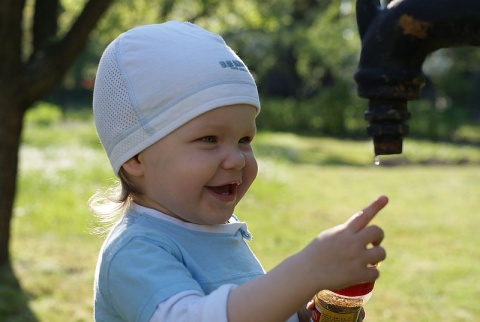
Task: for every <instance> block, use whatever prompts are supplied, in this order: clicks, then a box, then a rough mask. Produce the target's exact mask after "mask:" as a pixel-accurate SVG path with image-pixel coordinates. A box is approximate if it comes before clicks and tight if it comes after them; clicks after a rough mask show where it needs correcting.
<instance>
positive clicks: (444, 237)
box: [11, 121, 480, 322]
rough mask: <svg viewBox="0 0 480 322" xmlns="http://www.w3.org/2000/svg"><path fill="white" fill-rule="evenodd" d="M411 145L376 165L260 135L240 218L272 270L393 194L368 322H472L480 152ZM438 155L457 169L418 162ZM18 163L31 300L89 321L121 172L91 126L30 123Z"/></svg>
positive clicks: (316, 145) (362, 153)
mask: <svg viewBox="0 0 480 322" xmlns="http://www.w3.org/2000/svg"><path fill="white" fill-rule="evenodd" d="M404 150H405V153H404V155H403V156H402V157H403V158H406V159H408V160H410V161H412V162H413V164H410V165H404V166H379V167H378V166H373V165H372V161H373V156H372V155H371V146H370V143H369V142H366V141H357V142H356V141H340V140H334V139H325V138H302V137H298V136H295V135H291V134H270V133H260V134H259V135H258V138H257V140H256V152H257V155H258V159H259V166H260V174H259V177H258V179H257V181H256V183H255V184H254V186H253V187H252V189H251V193H250V194H249V195H247V196H246V197H245V199H244V201H243V203H242V204H241V205H240V206H239V207H238V209H237V211H236V213H237V215H238V216H239V217H240V218H241V219H243V220H246V221H247V222H248V225H249V228H250V230H251V231H252V233H253V234H254V238H253V241H252V242H251V244H250V245H251V247H252V249H253V250H254V251H255V252H256V254H257V256H258V257H259V258H260V260H261V261H262V263H263V264H264V266H265V268H266V269H267V270H268V269H270V268H272V267H273V266H274V265H275V264H276V263H278V262H279V261H281V260H282V259H283V258H284V257H285V256H287V255H289V254H291V253H293V252H295V251H297V250H299V249H301V248H302V247H303V246H304V245H305V244H306V243H308V242H309V241H310V240H311V238H313V237H314V236H315V235H316V234H317V233H318V232H320V231H321V230H323V229H326V228H328V227H331V226H333V225H336V224H339V223H341V222H343V221H344V220H345V219H346V218H347V217H348V216H349V215H350V214H352V213H354V212H355V211H357V210H358V209H359V208H360V207H363V206H364V205H366V204H368V203H369V202H370V201H371V200H373V199H374V198H376V197H377V196H378V195H380V194H386V195H388V196H389V197H390V200H391V202H390V205H389V206H388V207H387V208H386V209H385V210H384V211H383V212H382V213H381V214H380V215H379V217H378V218H377V219H376V223H377V224H380V225H382V227H383V228H384V230H385V232H386V239H385V241H384V245H385V247H386V248H387V252H388V258H387V260H386V261H385V262H384V263H383V264H382V266H381V273H382V275H381V278H380V280H379V281H378V283H377V285H376V288H375V291H374V296H373V297H372V300H371V301H370V302H369V303H368V304H367V305H366V312H367V319H366V321H432V322H434V321H435V322H436V321H474V320H476V319H478V318H480V306H479V305H478V298H480V247H479V245H480V233H478V227H479V224H480V211H479V209H480V168H479V166H480V149H479V148H478V147H465V146H463V147H455V146H449V145H445V144H431V143H426V142H417V141H413V140H409V139H407V140H406V142H405V147H404ZM432 160H436V161H438V160H441V162H435V163H443V164H448V163H450V164H454V165H441V166H439V165H436V166H427V165H421V164H420V163H422V162H424V163H432ZM384 161H385V163H388V162H389V160H386V159H385V160H384ZM397 161H398V159H394V160H393V161H392V160H391V159H390V162H393V163H398V162H397ZM466 161H468V162H469V163H470V164H469V165H460V166H457V165H455V164H456V163H465V162H466ZM20 169H21V171H20V181H19V190H18V198H17V201H16V206H15V218H14V226H13V228H14V235H13V259H14V266H15V270H16V273H17V275H18V276H19V278H20V281H21V283H22V286H23V287H24V289H25V290H26V292H27V293H28V296H29V297H30V306H31V308H32V310H33V311H34V313H35V314H36V315H37V317H38V318H39V320H40V321H48V322H55V321H91V320H92V317H91V316H92V287H93V286H92V283H93V274H94V268H95V261H96V256H97V253H98V250H99V247H100V244H101V239H100V238H99V237H97V236H93V235H92V234H90V229H91V228H92V227H93V224H94V223H93V221H92V218H91V216H90V214H89V212H88V209H87V206H86V202H87V200H88V198H89V197H90V196H91V195H92V194H93V193H94V192H95V191H96V189H98V188H102V187H103V188H105V187H107V186H108V185H109V184H110V183H111V181H112V179H113V177H112V176H111V174H110V168H109V164H108V161H107V159H106V157H105V156H104V154H103V151H102V150H100V148H99V145H98V143H97V140H96V137H95V134H94V132H93V125H92V123H91V121H90V122H88V121H87V122H70V123H59V124H57V123H56V124H53V125H51V126H49V127H33V126H30V127H29V126H27V128H26V132H25V144H24V146H23V147H22V151H21V167H20ZM272 305H274V303H273V304H272ZM11 321H20V320H18V319H17V320H14V319H12V320H11Z"/></svg>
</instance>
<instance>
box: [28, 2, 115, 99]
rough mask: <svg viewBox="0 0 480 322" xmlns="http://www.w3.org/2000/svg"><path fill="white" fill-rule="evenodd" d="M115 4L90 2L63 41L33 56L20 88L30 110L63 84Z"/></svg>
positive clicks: (50, 44)
mask: <svg viewBox="0 0 480 322" xmlns="http://www.w3.org/2000/svg"><path fill="white" fill-rule="evenodd" d="M37 1H38V0H37ZM112 2H113V1H112V0H89V1H88V2H87V3H86V4H85V7H84V8H83V10H82V12H81V13H80V15H79V16H78V17H77V19H76V21H75V22H74V23H73V25H72V27H71V28H70V30H69V31H68V32H67V33H66V34H65V36H64V37H63V38H62V39H59V41H57V42H53V43H52V42H50V43H49V44H48V45H47V46H46V47H43V49H39V50H38V51H34V52H33V53H32V56H31V58H30V60H29V62H28V63H27V64H26V65H25V69H24V73H23V84H22V86H20V88H19V91H21V93H22V95H23V97H25V100H28V101H25V102H24V104H25V105H26V106H29V103H31V102H34V101H36V100H37V99H39V98H41V97H43V96H44V95H45V94H47V93H48V92H49V91H50V90H51V89H52V88H53V87H54V86H55V85H56V84H57V83H58V82H59V81H60V79H61V78H62V77H63V75H64V74H65V73H66V72H67V70H68V68H69V67H70V66H71V65H72V64H73V63H74V61H75V59H76V58H77V57H78V55H79V54H80V53H81V51H82V50H83V49H84V48H85V45H86V43H87V40H88V36H89V34H90V32H91V31H92V30H93V29H94V28H95V26H96V25H97V23H98V20H99V19H100V18H101V16H102V15H103V14H104V13H105V12H106V10H107V9H108V7H109V6H110V4H111V3H112Z"/></svg>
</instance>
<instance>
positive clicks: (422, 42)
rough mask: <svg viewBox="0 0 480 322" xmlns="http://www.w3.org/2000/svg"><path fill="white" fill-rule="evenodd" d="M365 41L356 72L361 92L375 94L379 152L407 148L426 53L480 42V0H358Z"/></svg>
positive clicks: (373, 129) (372, 104) (372, 112)
mask: <svg viewBox="0 0 480 322" xmlns="http://www.w3.org/2000/svg"><path fill="white" fill-rule="evenodd" d="M356 10H357V24H358V30H359V34H360V38H361V41H362V51H361V54H360V61H359V65H358V70H357V72H356V73H355V76H354V78H355V81H356V82H357V89H358V95H359V96H361V97H364V98H368V99H369V107H368V111H367V112H366V113H365V119H366V120H367V121H368V123H369V125H368V126H367V132H368V133H369V135H370V136H372V137H373V141H374V146H375V154H376V155H381V154H398V153H402V145H403V137H404V136H405V135H407V134H408V125H407V124H406V121H407V120H408V119H409V118H410V113H409V112H408V109H407V101H409V100H413V99H418V98H419V97H420V92H421V88H422V86H423V84H424V76H423V73H422V65H423V62H424V61H425V58H426V57H427V56H428V55H429V54H430V53H432V52H434V51H436V50H438V49H440V48H448V47H464V46H480V1H478V0H394V1H391V2H390V3H389V4H388V6H386V7H385V8H382V7H381V5H380V1H379V0H357V8H356Z"/></svg>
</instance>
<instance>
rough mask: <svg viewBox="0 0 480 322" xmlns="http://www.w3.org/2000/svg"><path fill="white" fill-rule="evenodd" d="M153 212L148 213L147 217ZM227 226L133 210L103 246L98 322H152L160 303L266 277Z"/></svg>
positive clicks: (243, 231) (236, 227)
mask: <svg viewBox="0 0 480 322" xmlns="http://www.w3.org/2000/svg"><path fill="white" fill-rule="evenodd" d="M147 213H148V214H147ZM250 239H251V235H250V233H249V232H248V230H247V226H246V224H245V223H243V222H238V221H236V218H235V217H234V216H233V217H232V220H231V222H230V223H228V224H223V225H210V226H204V225H196V224H191V223H186V222H183V221H180V220H177V219H175V218H172V217H170V216H167V215H164V214H162V213H160V212H156V211H154V210H152V209H148V208H144V207H141V206H138V205H133V206H132V207H131V209H129V210H128V211H127V213H126V214H125V215H124V216H123V218H122V220H121V221H120V222H119V223H118V224H117V225H116V226H115V227H114V228H113V230H112V231H111V232H110V234H109V236H108V237H107V239H106V240H105V242H104V245H103V247H102V251H101V253H100V255H99V260H98V263H97V272H96V277H95V308H94V310H95V320H96V321H99V322H100V321H101V322H103V321H108V322H110V321H142V322H143V321H148V320H149V319H150V317H151V316H152V315H153V313H154V312H155V309H156V307H157V305H158V304H160V303H162V302H164V301H165V300H167V299H169V298H170V297H172V296H173V295H175V294H178V293H180V292H184V291H199V292H202V293H203V294H205V295H208V294H210V293H211V292H212V291H214V290H216V289H217V288H219V287H220V286H222V285H225V284H235V285H240V284H242V283H244V282H246V281H249V280H251V279H253V278H255V277H258V276H261V275H263V274H264V273H265V272H264V270H263V268H262V266H261V265H260V263H259V262H258V260H257V259H256V257H255V256H254V254H253V253H252V252H251V250H250V248H249V247H248V245H247V244H246V242H245V240H250Z"/></svg>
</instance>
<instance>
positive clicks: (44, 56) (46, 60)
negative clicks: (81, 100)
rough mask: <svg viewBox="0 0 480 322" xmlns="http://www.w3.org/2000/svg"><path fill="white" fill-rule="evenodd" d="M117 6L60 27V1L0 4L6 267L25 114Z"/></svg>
mask: <svg viewBox="0 0 480 322" xmlns="http://www.w3.org/2000/svg"><path fill="white" fill-rule="evenodd" d="M111 2H112V0H89V1H86V2H84V5H83V7H82V6H80V7H79V8H80V9H81V10H79V13H78V15H76V16H75V17H72V18H71V19H70V20H71V24H70V25H67V24H62V26H63V27H64V28H60V23H59V21H60V19H62V18H65V16H64V15H62V10H63V7H62V4H61V3H60V1H59V0H36V1H35V2H34V4H33V6H32V5H31V3H28V4H29V5H27V2H26V1H25V0H1V1H0V43H1V45H2V50H1V51H0V169H1V170H0V267H7V268H8V267H10V266H11V259H10V253H9V248H10V247H9V246H10V245H9V241H10V228H11V219H12V212H13V211H12V210H13V202H14V197H15V191H16V182H17V165H18V152H19V147H20V141H21V133H22V125H23V117H24V114H25V112H26V110H27V109H28V108H29V107H30V106H32V104H33V103H34V102H36V101H37V100H39V99H41V98H43V97H44V96H45V95H46V94H48V93H49V92H50V91H51V90H52V88H53V87H54V86H55V85H56V84H57V83H58V82H59V81H60V80H61V79H62V77H63V76H64V74H65V73H66V72H67V70H68V69H69V67H71V65H72V64H73V62H74V61H75V59H76V58H77V56H78V55H79V54H80V53H81V51H82V50H83V48H84V46H85V44H86V42H87V39H88V36H89V34H90V32H91V31H92V30H93V28H94V27H95V26H96V24H97V22H98V20H99V19H100V17H101V16H102V14H103V13H104V12H105V11H106V10H107V8H108V7H109V5H110V4H111ZM77 5H78V2H77ZM67 26H68V27H67ZM32 161H33V160H32Z"/></svg>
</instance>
